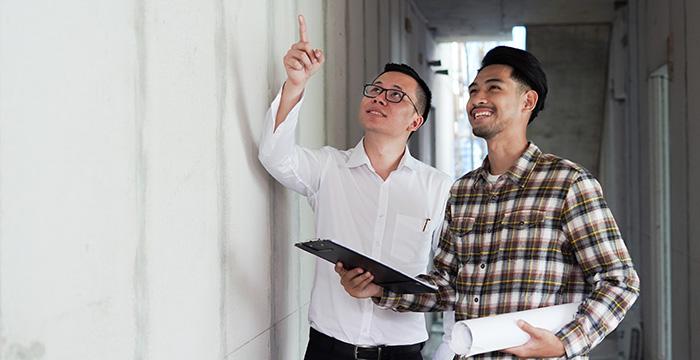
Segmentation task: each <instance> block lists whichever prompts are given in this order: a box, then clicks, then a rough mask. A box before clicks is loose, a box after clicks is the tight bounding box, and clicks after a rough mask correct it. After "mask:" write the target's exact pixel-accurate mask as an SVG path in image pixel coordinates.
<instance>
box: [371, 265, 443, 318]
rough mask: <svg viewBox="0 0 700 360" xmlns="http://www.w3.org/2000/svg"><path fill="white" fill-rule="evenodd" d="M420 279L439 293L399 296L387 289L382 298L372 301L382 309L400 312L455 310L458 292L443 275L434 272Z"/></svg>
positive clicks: (375, 298)
mask: <svg viewBox="0 0 700 360" xmlns="http://www.w3.org/2000/svg"><path fill="white" fill-rule="evenodd" d="M419 277H421V278H422V279H424V280H427V281H429V282H431V283H433V284H435V285H437V286H438V292H436V293H424V294H399V293H395V292H393V291H389V290H386V289H385V290H384V292H383V293H382V296H381V297H374V298H372V301H374V303H375V304H377V305H378V306H379V307H381V308H386V309H392V310H395V311H399V312H408V311H410V312H434V311H444V310H453V309H454V303H455V299H456V292H455V290H454V288H452V286H451V285H450V282H449V280H448V279H447V278H446V277H445V276H444V274H443V273H440V272H437V271H433V272H431V273H430V274H428V275H420V276H419Z"/></svg>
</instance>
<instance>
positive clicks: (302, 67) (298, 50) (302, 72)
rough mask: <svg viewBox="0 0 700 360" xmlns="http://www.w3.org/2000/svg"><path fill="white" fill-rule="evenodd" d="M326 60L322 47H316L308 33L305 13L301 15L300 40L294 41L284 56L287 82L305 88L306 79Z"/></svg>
mask: <svg viewBox="0 0 700 360" xmlns="http://www.w3.org/2000/svg"><path fill="white" fill-rule="evenodd" d="M324 61H325V57H324V56H323V52H322V51H321V49H314V48H312V47H311V44H310V43H309V38H308V36H307V34H306V21H305V20H304V15H299V42H297V43H294V44H293V45H292V47H291V48H290V49H289V51H287V54H286V55H285V56H284V70H285V71H287V84H289V85H291V86H294V87H301V88H303V87H304V86H305V85H306V81H307V80H309V78H310V77H311V76H312V75H313V74H315V73H316V71H318V69H319V68H321V64H323V62H324Z"/></svg>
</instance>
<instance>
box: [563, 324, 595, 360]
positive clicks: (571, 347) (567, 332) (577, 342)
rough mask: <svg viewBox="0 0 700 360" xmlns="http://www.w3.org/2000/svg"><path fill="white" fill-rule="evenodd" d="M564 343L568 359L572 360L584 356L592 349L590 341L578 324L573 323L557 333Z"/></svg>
mask: <svg viewBox="0 0 700 360" xmlns="http://www.w3.org/2000/svg"><path fill="white" fill-rule="evenodd" d="M556 335H557V337H558V338H559V340H561V342H562V343H564V350H565V351H566V358H567V359H572V358H576V357H577V356H581V355H584V354H586V353H587V352H588V350H589V349H590V341H589V340H588V337H587V336H586V334H585V333H584V331H583V329H582V328H581V326H580V325H579V323H578V322H576V321H573V322H571V323H569V324H567V325H566V326H564V327H563V328H562V329H561V330H559V331H558V332H557V333H556Z"/></svg>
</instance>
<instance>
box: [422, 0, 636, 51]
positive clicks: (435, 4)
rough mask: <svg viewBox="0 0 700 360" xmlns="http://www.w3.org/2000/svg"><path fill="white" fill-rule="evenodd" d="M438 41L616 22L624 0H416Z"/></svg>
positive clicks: (502, 35)
mask: <svg viewBox="0 0 700 360" xmlns="http://www.w3.org/2000/svg"><path fill="white" fill-rule="evenodd" d="M413 1H414V3H415V5H416V7H417V8H418V11H419V12H420V13H422V14H423V16H425V18H426V19H427V21H428V27H429V28H431V29H432V30H433V33H434V36H435V38H436V40H438V41H446V40H464V39H482V38H494V37H506V36H508V37H510V33H511V28H512V27H513V26H516V25H556V24H586V23H609V22H612V20H613V17H614V13H615V7H616V6H618V5H620V4H625V3H626V1H620V0H413Z"/></svg>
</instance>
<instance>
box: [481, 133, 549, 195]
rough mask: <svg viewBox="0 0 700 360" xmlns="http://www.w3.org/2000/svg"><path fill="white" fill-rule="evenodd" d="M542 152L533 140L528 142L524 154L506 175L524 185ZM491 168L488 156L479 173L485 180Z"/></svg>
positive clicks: (517, 183)
mask: <svg viewBox="0 0 700 360" xmlns="http://www.w3.org/2000/svg"><path fill="white" fill-rule="evenodd" d="M541 154H542V151H541V150H540V148H538V147H537V145H535V144H533V143H532V142H528V145H527V148H526V149H525V151H524V152H523V154H522V155H520V157H519V158H518V160H517V161H516V162H515V164H514V165H513V166H511V168H510V169H508V171H506V173H505V175H506V176H507V177H508V179H509V180H510V181H511V182H513V183H514V184H516V185H520V186H522V185H524V184H525V181H527V178H528V177H529V176H530V173H531V172H532V170H533V169H534V168H535V165H536V164H537V159H538V158H539V157H540V155H541ZM489 169H491V165H490V164H489V158H488V156H487V157H486V158H485V159H484V162H483V163H482V164H481V167H480V168H479V175H480V178H481V179H482V180H483V181H486V179H487V177H488V174H489Z"/></svg>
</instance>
